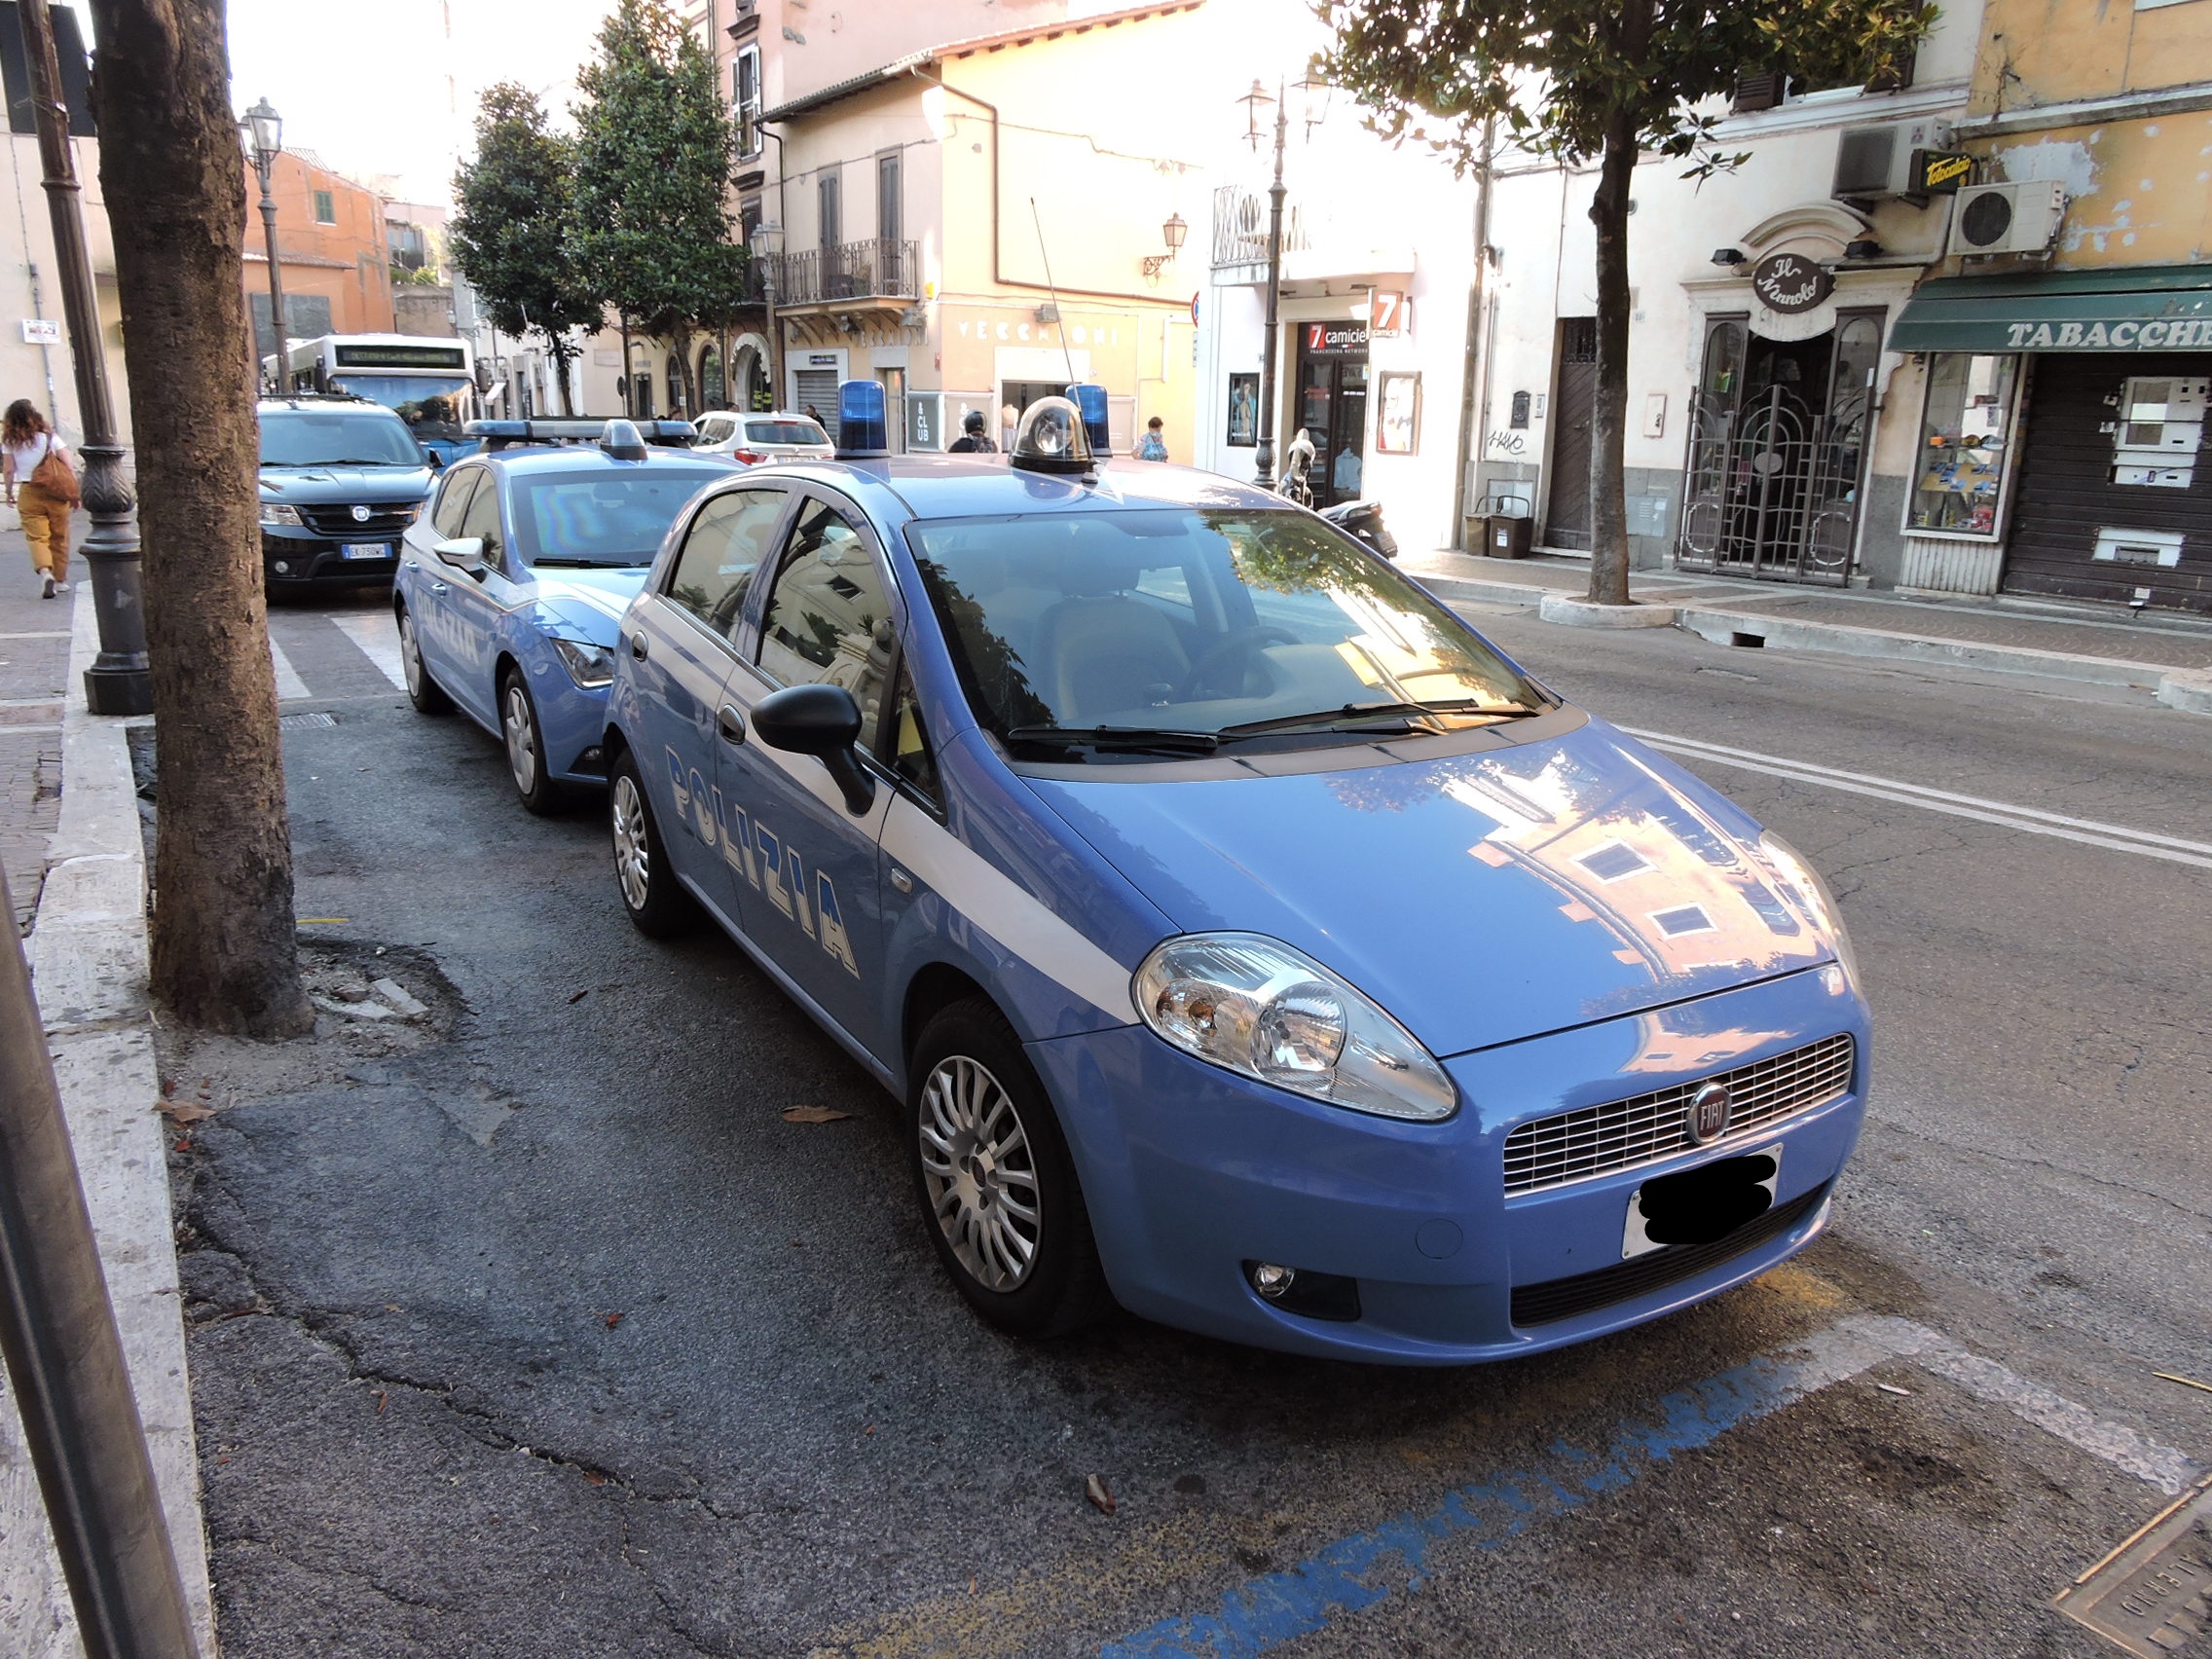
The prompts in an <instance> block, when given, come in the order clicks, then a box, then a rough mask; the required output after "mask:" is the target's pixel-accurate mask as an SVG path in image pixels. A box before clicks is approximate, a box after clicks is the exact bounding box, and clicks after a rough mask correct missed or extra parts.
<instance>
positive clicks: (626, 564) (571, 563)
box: [530, 555, 652, 571]
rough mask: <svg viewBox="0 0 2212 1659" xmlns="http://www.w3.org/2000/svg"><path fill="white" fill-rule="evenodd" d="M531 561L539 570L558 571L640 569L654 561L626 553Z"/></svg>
mask: <svg viewBox="0 0 2212 1659" xmlns="http://www.w3.org/2000/svg"><path fill="white" fill-rule="evenodd" d="M530 563H531V564H532V565H533V566H534V567H535V568H536V569H539V570H543V569H545V568H546V567H547V566H551V567H552V568H553V569H555V570H558V571H640V570H643V569H645V566H647V565H649V564H651V563H652V561H651V560H650V559H639V558H634V557H631V556H629V555H624V556H623V557H622V558H620V559H559V558H547V559H533V560H531V561H530Z"/></svg>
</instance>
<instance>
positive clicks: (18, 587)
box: [0, 508, 88, 933]
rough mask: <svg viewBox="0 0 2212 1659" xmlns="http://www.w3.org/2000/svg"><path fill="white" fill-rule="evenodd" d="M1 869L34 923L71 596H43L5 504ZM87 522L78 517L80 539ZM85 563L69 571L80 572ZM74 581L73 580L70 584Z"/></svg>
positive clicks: (55, 795)
mask: <svg viewBox="0 0 2212 1659" xmlns="http://www.w3.org/2000/svg"><path fill="white" fill-rule="evenodd" d="M0 519H4V520H6V521H7V528H6V529H5V530H0V867H5V868H6V870H7V872H8V893H9V896H10V897H11V898H12V899H13V900H14V901H15V906H16V928H17V931H18V933H21V932H24V931H26V930H27V929H28V928H29V927H30V918H31V911H32V909H33V908H34V907H35V906H36V905H37V903H38V890H39V883H40V881H41V880H42V879H43V877H44V875H45V870H46V842H47V837H48V836H49V835H51V834H53V833H54V823H55V815H56V814H57V813H58V812H59V811H60V807H61V698H62V681H63V678H64V676H65V675H66V674H67V673H68V669H69V618H70V602H71V600H72V599H74V598H75V594H74V592H72V593H70V594H68V595H64V596H62V597H60V598H56V599H51V600H48V599H41V598H40V597H39V581H38V577H37V575H36V574H35V573H34V572H33V571H32V570H31V562H30V555H29V553H28V552H27V551H26V550H25V548H24V546H23V533H22V529H21V527H20V526H19V525H18V524H17V523H16V522H15V514H14V512H13V511H12V510H9V509H6V508H0ZM87 524H88V521H87V520H86V518H85V517H84V515H83V514H82V513H80V514H79V515H78V516H77V521H76V525H75V531H76V535H77V537H78V538H79V539H82V538H83V535H84V533H85V530H86V528H87ZM83 573H84V566H83V563H82V561H76V562H74V563H73V569H72V571H71V574H72V575H73V576H77V575H82V574H83ZM73 585H74V584H73Z"/></svg>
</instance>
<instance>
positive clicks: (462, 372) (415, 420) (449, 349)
mask: <svg viewBox="0 0 2212 1659" xmlns="http://www.w3.org/2000/svg"><path fill="white" fill-rule="evenodd" d="M262 368H263V370H264V372H265V373H267V374H268V375H269V377H270V380H271V383H272V385H273V386H274V387H276V390H277V391H278V392H279V393H281V392H285V391H326V392H327V391H350V392H351V393H352V394H353V395H354V396H356V397H365V398H367V399H369V401H370V402H372V403H381V404H383V405H384V406H385V407H386V408H387V409H394V410H397V411H398V412H399V416H400V418H401V419H402V420H404V421H405V422H406V423H407V424H408V425H409V426H411V427H413V428H414V431H415V436H416V438H417V439H418V440H419V441H420V442H421V443H422V445H423V447H424V449H427V450H429V451H430V452H431V453H432V454H434V455H436V456H437V458H438V459H439V461H441V462H451V461H456V460H458V459H459V458H461V456H464V455H470V454H473V453H474V452H475V450H476V449H477V448H478V447H479V446H478V445H477V443H476V442H475V440H473V439H468V438H463V437H462V436H461V424H462V423H463V422H465V421H468V420H470V419H472V418H473V417H474V416H475V415H476V413H477V409H476V376H475V369H476V364H475V358H474V354H473V353H472V352H471V351H470V350H469V345H468V342H467V341H465V340H457V339H439V338H437V337H435V336H424V335H418V334H325V335H322V336H321V337H319V338H318V339H314V340H299V341H294V342H291V343H290V350H289V352H288V353H287V361H286V364H285V371H284V373H283V375H282V376H281V377H280V378H279V377H278V376H277V375H276V358H275V357H273V356H272V357H268V358H265V359H263V362H262Z"/></svg>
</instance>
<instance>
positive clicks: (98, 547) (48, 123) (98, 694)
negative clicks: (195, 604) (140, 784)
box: [18, 0, 154, 715]
mask: <svg viewBox="0 0 2212 1659" xmlns="http://www.w3.org/2000/svg"><path fill="white" fill-rule="evenodd" d="M18 11H19V14H20V16H21V18H22V22H23V49H24V55H25V56H27V57H28V58H29V59H30V71H31V112H32V115H33V117H34V119H35V120H36V123H37V126H38V153H39V161H40V163H41V165H42V166H43V167H44V169H45V180H44V182H45V185H46V203H47V208H48V211H49V212H50V214H51V215H52V217H53V220H54V252H55V264H56V265H57V266H58V267H59V271H58V272H57V275H58V276H59V277H60V279H61V314H62V316H63V318H64V319H65V320H66V321H67V323H68V327H69V355H70V358H71V360H72V361H73V362H74V364H75V366H76V370H77V407H78V410H79V411H80V412H81V414H82V416H83V418H84V423H85V445H84V451H85V485H84V493H85V508H86V510H87V511H88V512H90V513H91V514H92V532H91V534H90V535H87V536H86V537H85V545H84V547H83V548H82V549H81V551H82V552H83V553H84V555H85V566H86V569H87V570H89V571H91V572H92V607H93V614H94V615H95V616H97V618H98V619H99V628H100V650H99V655H98V656H97V657H95V658H93V659H92V667H90V668H88V669H87V670H86V671H85V697H86V700H87V701H88V702H89V703H90V704H91V705H92V713H93V714H95V715H150V714H152V713H153V712H154V682H153V677H152V675H150V674H149V673H148V672H147V668H146V607H145V600H144V593H143V590H142V588H141V587H140V585H139V574H138V520H137V508H138V502H137V500H136V498H134V497H133V496H132V495H131V493H130V481H129V478H128V477H127V476H126V475H125V473H124V469H123V457H124V454H125V451H124V448H123V446H122V445H121V444H120V443H118V442H117V441H116V430H115V404H114V402H113V400H112V399H111V398H110V396H109V394H108V386H107V350H106V347H105V346H104V344H103V343H102V341H101V338H100V311H99V301H98V298H97V294H96V290H95V289H94V288H93V286H92V260H91V258H90V257H89V256H88V255H87V254H86V251H85V221H84V216H83V214H82V212H81V211H80V209H79V204H78V198H79V197H80V196H81V195H82V194H83V193H82V192H81V191H80V189H79V188H78V185H77V165H76V161H75V159H74V158H73V156H72V155H71V153H70V149H69V111H68V108H67V106H66V105H64V104H63V102H62V101H61V65H60V61H59V59H58V58H57V57H56V56H55V51H54V19H53V18H51V17H49V16H48V14H47V0H23V3H22V5H21V6H20V7H19V8H18Z"/></svg>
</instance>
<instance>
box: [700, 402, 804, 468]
mask: <svg viewBox="0 0 2212 1659" xmlns="http://www.w3.org/2000/svg"><path fill="white" fill-rule="evenodd" d="M698 427H699V441H698V442H697V443H696V444H694V445H693V446H692V447H693V448H694V449H701V450H705V451H707V452H708V453H709V454H712V455H726V456H728V457H729V458H730V459H731V460H732V461H744V462H745V463H746V464H748V465H754V464H756V463H758V462H760V461H797V460H801V459H814V460H820V461H827V460H829V459H830V457H832V456H834V455H835V454H836V453H837V446H836V445H835V444H833V443H831V442H830V434H829V433H828V432H825V431H824V430H823V429H822V427H821V426H820V425H819V424H817V423H816V422H815V421H814V419H813V418H812V417H811V416H807V415H785V414H776V415H740V414H736V413H734V412H732V411H729V410H721V411H719V412H716V413H713V414H708V415H702V416H700V417H699V420H698Z"/></svg>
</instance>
